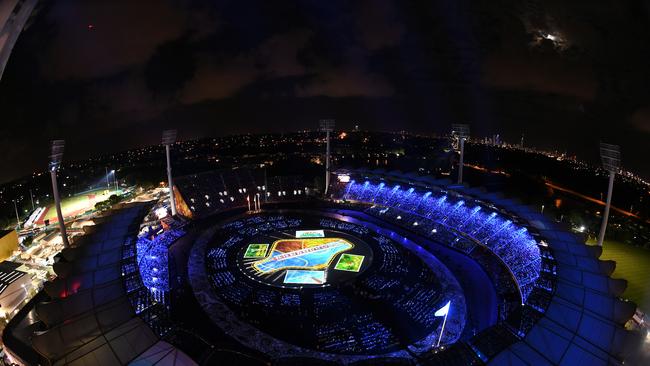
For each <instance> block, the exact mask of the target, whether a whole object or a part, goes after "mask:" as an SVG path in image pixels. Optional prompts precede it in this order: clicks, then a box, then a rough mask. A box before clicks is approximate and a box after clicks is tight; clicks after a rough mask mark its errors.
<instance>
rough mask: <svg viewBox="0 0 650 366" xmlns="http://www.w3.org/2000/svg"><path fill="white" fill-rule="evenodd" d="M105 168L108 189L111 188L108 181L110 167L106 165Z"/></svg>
mask: <svg viewBox="0 0 650 366" xmlns="http://www.w3.org/2000/svg"><path fill="white" fill-rule="evenodd" d="M104 170H105V171H106V189H108V190H109V191H110V190H111V184H110V183H109V182H108V167H107V166H105V167H104Z"/></svg>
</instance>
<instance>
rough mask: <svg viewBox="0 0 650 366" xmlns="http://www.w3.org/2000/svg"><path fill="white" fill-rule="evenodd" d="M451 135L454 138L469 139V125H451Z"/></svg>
mask: <svg viewBox="0 0 650 366" xmlns="http://www.w3.org/2000/svg"><path fill="white" fill-rule="evenodd" d="M451 134H452V135H453V136H458V137H459V138H467V137H469V125H465V124H452V125H451Z"/></svg>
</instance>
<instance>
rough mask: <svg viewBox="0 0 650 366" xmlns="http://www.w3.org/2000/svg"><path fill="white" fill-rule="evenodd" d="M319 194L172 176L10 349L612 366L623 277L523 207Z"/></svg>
mask: <svg viewBox="0 0 650 366" xmlns="http://www.w3.org/2000/svg"><path fill="white" fill-rule="evenodd" d="M328 179H329V180H331V183H330V184H329V186H327V187H326V188H327V193H326V194H323V193H322V192H318V191H316V190H315V188H314V187H311V186H310V185H308V184H306V183H305V181H304V180H303V179H302V177H299V176H267V174H266V171H265V170H263V169H253V168H251V169H247V168H239V169H233V170H227V171H210V172H205V173H200V174H193V175H188V176H184V177H179V178H177V179H176V180H175V182H174V189H173V197H174V201H173V202H174V209H175V210H177V212H178V214H177V216H175V217H172V216H170V215H168V212H169V209H170V208H171V207H170V200H167V199H166V200H162V201H157V202H153V201H152V202H148V203H142V202H138V203H130V204H122V205H121V207H119V208H116V209H114V210H112V211H110V212H107V213H105V215H104V217H102V218H100V219H98V220H97V222H98V224H97V225H96V226H94V227H93V228H92V229H91V230H89V232H88V234H87V235H86V236H84V237H83V239H82V242H80V243H75V246H74V247H73V248H67V249H64V250H63V252H62V253H61V258H60V260H59V262H58V263H56V264H55V266H54V270H55V272H56V274H57V278H56V279H54V280H52V281H50V282H48V283H46V285H45V289H44V291H43V292H42V293H40V294H39V295H38V296H37V297H35V298H34V299H32V300H31V301H30V303H29V304H28V305H26V306H25V307H23V309H22V310H21V311H20V312H19V313H18V314H17V315H16V316H15V317H14V318H13V319H12V320H11V321H10V323H9V324H8V326H7V328H6V330H5V333H4V336H3V339H4V343H5V345H6V346H7V350H8V351H9V352H10V354H11V355H12V356H13V357H14V358H15V359H17V360H21V361H23V362H24V363H29V364H79V365H81V364H106V365H108V364H129V363H131V364H183V365H185V364H188V365H192V364H246V365H248V364H259V365H267V364H273V365H321V364H322V365H341V364H346V365H347V364H350V365H364V364H368V365H370V364H372V365H375V364H384V365H482V364H494V365H497V364H498V365H501V364H513V365H518V364H536V365H558V364H589V365H610V364H622V363H623V360H624V358H625V356H626V354H627V352H629V350H628V348H627V347H629V344H630V343H631V342H630V339H631V337H632V335H631V333H630V332H629V331H627V330H626V329H625V327H624V325H625V323H626V322H627V321H628V320H629V319H630V318H631V317H632V316H633V314H634V311H635V306H634V305H633V304H631V303H627V302H625V301H623V300H621V299H620V298H619V296H620V294H621V293H622V292H623V291H624V290H625V287H626V283H625V281H624V280H614V279H611V278H610V275H611V273H612V272H613V271H614V267H615V264H614V262H611V261H600V260H598V257H599V255H600V250H601V249H600V248H598V247H593V246H587V245H585V243H584V238H582V237H579V236H577V235H576V234H573V233H570V232H569V231H567V230H566V229H565V228H563V227H561V226H560V225H559V224H557V223H556V222H553V221H551V220H550V219H548V218H546V217H545V216H543V215H542V214H540V213H538V212H537V211H534V210H533V209H531V208H530V207H527V206H525V205H521V204H519V203H518V202H516V201H513V200H510V199H507V198H504V197H502V196H500V195H498V194H495V193H487V192H486V191H484V190H481V189H480V188H471V187H468V186H466V185H457V184H452V183H451V182H449V181H447V180H435V179H433V178H431V177H430V176H422V175H418V174H415V173H403V172H399V171H388V172H387V171H383V170H366V169H339V170H337V171H334V172H332V173H331V174H330V176H329V177H328Z"/></svg>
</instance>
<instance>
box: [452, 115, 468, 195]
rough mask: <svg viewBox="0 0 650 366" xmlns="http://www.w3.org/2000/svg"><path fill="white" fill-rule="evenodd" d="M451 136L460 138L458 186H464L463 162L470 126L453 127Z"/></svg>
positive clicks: (459, 125)
mask: <svg viewBox="0 0 650 366" xmlns="http://www.w3.org/2000/svg"><path fill="white" fill-rule="evenodd" d="M451 135H452V136H454V137H455V138H458V149H459V150H460V160H459V161H458V184H463V160H464V159H465V140H466V139H467V138H468V137H469V125H463V124H453V125H451Z"/></svg>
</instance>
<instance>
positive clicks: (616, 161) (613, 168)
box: [598, 142, 621, 247]
mask: <svg viewBox="0 0 650 366" xmlns="http://www.w3.org/2000/svg"><path fill="white" fill-rule="evenodd" d="M600 159H601V160H602V162H603V168H605V170H607V171H608V172H609V186H608V188H607V203H606V204H605V212H603V222H602V224H600V234H599V235H598V246H601V247H602V246H603V241H604V240H605V231H606V230H607V220H608V219H609V208H610V207H611V205H612V191H613V190H614V177H616V172H617V171H618V168H619V166H620V164H621V148H620V147H619V146H618V145H611V144H606V143H603V142H601V143H600Z"/></svg>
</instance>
